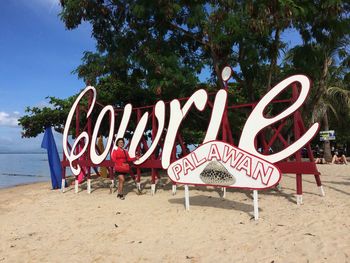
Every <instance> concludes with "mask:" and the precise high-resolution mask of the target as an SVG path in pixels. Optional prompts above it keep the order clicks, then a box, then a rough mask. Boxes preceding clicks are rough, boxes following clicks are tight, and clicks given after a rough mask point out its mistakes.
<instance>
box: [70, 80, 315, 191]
mask: <svg viewBox="0 0 350 263" xmlns="http://www.w3.org/2000/svg"><path fill="white" fill-rule="evenodd" d="M294 82H297V83H299V84H300V95H299V97H298V99H297V100H296V101H295V102H294V103H292V104H291V105H290V106H289V107H288V108H286V109H285V110H283V111H282V112H281V113H279V114H278V115H277V116H274V117H271V118H270V117H269V118H267V117H265V116H264V110H265V108H266V107H267V106H268V105H269V104H270V103H271V101H272V100H273V99H275V98H276V96H277V95H278V94H279V93H281V92H282V91H283V90H284V89H286V88H287V87H288V86H290V84H292V83H294ZM309 90H310V81H309V79H308V78H307V77H306V76H304V75H295V76H291V77H289V78H287V79H285V80H283V81H282V82H280V83H279V84H277V85H276V86H275V87H274V88H272V89H271V90H270V91H269V92H268V93H267V94H266V95H265V96H264V97H263V98H262V99H261V100H260V101H259V103H258V104H257V105H256V106H255V108H254V109H253V111H252V113H251V114H250V116H249V117H248V119H247V121H246V123H245V126H244V128H243V131H242V134H241V138H240V141H239V145H238V148H235V147H233V149H235V151H237V152H240V153H241V154H242V156H245V158H246V159H245V160H247V162H248V159H249V160H250V161H249V162H250V163H251V165H252V168H251V169H250V168H249V169H250V171H249V174H250V175H251V177H252V178H253V179H254V177H256V176H257V177H259V178H261V175H260V174H259V175H257V172H256V171H258V172H259V173H260V172H262V173H264V175H263V176H265V177H266V176H267V175H268V174H269V173H270V171H271V170H270V169H272V170H273V173H272V174H275V172H277V170H276V169H275V168H274V167H273V166H271V163H275V162H278V161H280V160H283V159H285V158H286V157H288V156H290V155H292V154H293V153H295V152H296V151H298V150H299V149H301V148H302V147H303V146H304V145H305V144H306V143H307V142H308V141H309V140H311V139H312V138H313V137H314V135H315V134H316V133H317V131H318V128H319V125H318V123H315V124H313V125H312V126H311V127H310V128H309V129H308V130H307V131H306V132H305V134H304V135H302V136H301V138H299V139H298V140H296V141H295V142H294V143H293V144H291V145H289V146H288V147H286V148H285V149H283V150H282V151H280V152H276V153H274V154H272V155H263V154H261V153H259V152H258V151H257V149H256V147H255V143H254V142H255V137H256V136H257V134H258V133H259V132H260V131H261V130H263V129H264V128H266V127H267V126H269V125H272V124H273V123H276V122H278V121H280V120H281V119H283V118H285V117H287V116H288V115H291V114H292V113H294V112H295V111H296V110H298V108H299V107H300V106H301V105H302V104H303V103H304V101H305V99H306V97H307V94H308V92H309ZM89 91H90V92H92V93H93V100H92V103H91V105H90V108H89V109H88V113H87V117H89V116H90V114H91V112H92V110H93V108H94V106H95V101H96V90H95V88H94V87H91V86H89V87H87V88H85V89H84V90H83V91H82V92H81V94H80V95H79V96H78V98H77V99H76V101H75V102H74V104H73V107H72V108H71V110H70V112H69V114H68V118H67V121H66V125H65V128H64V132H63V151H64V154H65V155H66V156H67V159H68V161H69V162H70V167H71V170H72V172H73V174H75V175H78V174H79V173H80V171H81V167H80V166H79V165H77V166H74V165H73V162H74V161H75V160H78V159H79V157H81V156H82V155H83V154H84V152H85V151H86V150H87V147H88V145H90V151H89V152H90V158H91V161H92V162H93V163H94V164H96V165H98V164H100V163H101V162H102V161H103V160H105V159H106V157H107V155H108V154H109V149H110V148H111V146H112V144H113V145H115V143H116V141H114V142H113V138H114V135H115V133H117V136H116V137H117V138H120V137H124V134H125V131H126V129H127V127H128V123H129V120H130V116H131V114H132V105H131V104H128V105H126V106H125V108H124V112H123V116H122V120H121V123H120V124H119V128H118V130H117V132H116V130H115V119H114V116H115V112H114V108H113V107H112V106H111V105H108V106H105V107H104V108H103V109H102V111H101V112H100V114H99V116H98V118H97V121H96V124H95V127H94V129H93V135H92V138H89V136H88V134H87V132H85V131H84V132H82V133H81V134H80V135H79V136H78V137H77V138H76V139H75V142H74V144H73V146H72V149H71V150H69V149H68V145H67V143H68V134H69V128H70V125H71V122H72V119H73V116H74V113H75V110H76V107H77V106H78V104H79V102H80V100H81V99H82V98H83V96H84V95H85V94H86V93H87V92H89ZM226 101H227V91H226V90H224V89H221V90H219V91H218V92H217V94H216V96H215V101H214V105H213V109H212V114H211V118H210V120H209V123H208V128H207V131H206V136H205V138H204V141H203V145H204V146H203V147H208V145H209V144H205V143H207V142H210V141H213V140H216V139H217V135H218V133H219V130H220V127H221V121H222V117H223V115H224V110H225V105H226ZM207 102H208V94H207V93H206V91H205V90H202V89H201V90H198V91H196V92H195V93H194V94H193V95H192V96H191V97H190V98H189V99H188V100H187V102H186V103H185V104H184V105H183V106H182V107H181V104H180V101H179V100H177V99H174V100H172V101H171V103H170V110H169V112H170V118H169V122H168V125H167V127H166V123H165V120H166V118H165V114H166V109H165V103H164V102H163V101H158V102H157V104H156V105H155V117H156V119H157V126H158V131H157V134H156V135H155V138H154V140H153V142H152V144H151V145H150V147H149V149H148V150H147V152H146V153H144V155H143V156H142V157H141V158H140V159H139V160H137V161H135V164H142V163H143V162H145V161H146V160H147V158H148V157H149V156H151V154H152V153H153V152H154V150H155V149H156V146H157V145H158V144H159V141H160V138H161V135H162V134H163V132H164V129H165V127H166V131H167V133H166V136H165V140H164V144H163V148H162V156H161V161H162V167H163V169H167V168H168V167H169V166H170V159H171V154H172V152H173V149H174V144H175V139H176V134H177V133H178V130H179V127H180V125H181V123H182V121H183V119H184V118H185V117H186V115H187V113H188V112H189V110H190V109H191V108H192V107H195V108H196V109H197V110H199V111H202V110H204V109H205V107H206V105H207ZM106 113H108V115H109V116H112V117H111V118H112V120H111V122H110V123H111V125H110V127H109V136H108V139H107V145H106V147H105V150H104V152H103V153H101V154H98V153H97V151H96V144H95V142H96V140H97V135H98V131H99V129H100V125H101V122H102V120H103V118H104V117H105V115H106ZM147 121H148V113H147V112H146V113H144V115H143V116H142V117H141V119H140V121H139V122H138V123H137V126H136V129H135V131H134V132H133V137H132V139H131V143H130V149H129V153H130V156H131V157H134V156H135V152H136V148H137V146H138V145H139V143H140V140H141V138H142V135H143V134H144V133H145V129H146V124H147ZM81 140H83V141H84V143H83V144H84V147H82V149H80V151H79V153H78V154H75V152H78V151H75V149H76V148H77V146H78V144H79V142H80V141H81ZM90 140H91V141H90ZM90 142H91V143H90ZM89 143H90V144H89ZM217 145H218V146H217V147H218V148H220V147H221V146H220V145H222V144H220V143H219V142H217ZM223 147H224V148H223V149H221V148H220V149H221V150H224V149H225V146H223ZM226 147H228V146H227V145H226ZM230 147H232V146H230ZM201 149H202V148H201ZM203 149H204V148H203ZM230 149H231V148H230ZM221 150H220V151H221ZM221 153H223V152H221ZM207 154H208V153H207ZM242 158H243V157H242ZM250 158H251V159H250ZM191 159H192V157H191ZM188 160H189V159H188ZM192 160H193V159H192ZM230 160H231V159H230ZM242 160H243V159H242ZM264 160H265V161H266V162H265V161H264ZM218 161H219V162H220V163H221V164H223V163H225V162H223V161H222V160H218ZM268 163H269V165H270V166H268ZM191 164H193V163H191ZM188 165H190V164H188ZM245 165H248V163H247V164H246V162H242V163H240V164H239V165H238V166H237V167H238V168H237V167H234V168H233V167H232V166H230V165H227V163H225V165H224V166H225V167H226V168H227V169H228V170H229V171H232V172H233V173H234V174H237V169H238V170H239V171H243V172H242V173H246V172H245V170H247V169H248V167H245ZM268 167H270V168H268ZM197 168H198V167H197ZM231 168H232V169H233V170H232V169H231ZM183 169H185V168H183ZM203 169H204V168H203ZM256 169H258V170H256ZM264 169H265V170H264ZM266 169H267V170H266ZM185 170H186V171H187V172H188V173H190V172H192V171H191V169H189V168H187V167H186V169H185ZM254 172H256V173H254ZM265 172H266V173H267V174H265ZM247 173H248V172H247ZM272 174H271V178H272V179H271V180H272V181H271V182H274V183H272V185H273V184H275V179H276V178H275V177H276V176H277V175H272ZM178 176H180V175H178ZM241 177H242V176H239V178H241ZM246 177H248V176H246ZM175 178H176V177H175ZM242 178H243V177H242ZM235 180H237V183H238V182H239V185H238V184H237V187H241V186H240V185H241V184H242V185H244V186H243V187H247V188H259V189H260V188H261V187H263V186H264V184H263V182H260V181H261V180H260V181H259V180H249V182H251V184H249V183H248V181H247V180H243V179H238V178H235ZM242 180H243V181H242ZM258 182H260V183H262V184H260V183H258ZM234 185H235V184H232V185H231V187H234ZM267 185H270V181H269V183H268V184H267ZM266 187H267V186H266ZM263 188H264V187H263Z"/></svg>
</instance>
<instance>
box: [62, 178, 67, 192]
mask: <svg viewBox="0 0 350 263" xmlns="http://www.w3.org/2000/svg"><path fill="white" fill-rule="evenodd" d="M65 191H66V180H65V179H62V182H61V192H62V193H64V192H65Z"/></svg>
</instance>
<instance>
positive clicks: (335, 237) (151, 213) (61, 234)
mask: <svg viewBox="0 0 350 263" xmlns="http://www.w3.org/2000/svg"><path fill="white" fill-rule="evenodd" d="M318 168H319V170H320V172H321V173H322V175H321V180H322V183H323V186H324V190H325V192H326V196H325V197H322V196H320V193H319V189H318V188H317V186H316V182H315V180H314V177H313V176H312V175H304V176H303V192H304V195H303V202H304V203H303V205H297V204H296V198H295V191H296V186H295V176H294V175H288V174H287V175H283V177H282V180H281V183H280V185H281V189H280V190H277V189H273V190H266V191H260V192H259V211H260V214H259V216H260V218H259V220H258V221H255V220H254V219H252V218H253V214H252V211H253V201H252V192H251V191H243V190H237V189H229V190H228V191H227V194H226V198H225V199H224V198H221V197H220V195H219V194H220V191H219V188H212V187H190V205H191V206H190V211H186V210H185V208H184V187H183V186H179V187H178V191H177V194H176V195H175V196H173V195H172V194H171V184H170V183H169V181H168V179H167V177H165V176H164V177H162V178H161V180H160V184H159V185H158V188H157V193H156V194H155V195H154V196H152V195H151V194H150V184H149V180H150V178H149V177H142V182H143V186H144V187H145V188H144V190H143V191H144V194H143V195H138V194H137V193H136V188H135V186H134V185H133V184H132V182H130V181H129V182H128V183H127V184H126V186H127V187H126V191H127V192H128V194H127V196H126V199H125V200H124V201H122V200H119V199H117V198H116V193H114V194H112V195H111V194H109V188H108V185H109V181H108V180H107V179H105V181H103V180H94V181H93V184H92V186H93V192H92V193H91V194H88V193H87V192H86V190H82V191H80V192H79V193H78V194H75V193H74V186H70V187H68V189H67V192H66V193H63V194H62V193H61V192H59V191H57V190H50V183H36V184H31V185H23V186H17V187H13V188H8V189H2V190H0V200H1V202H0V227H1V235H0V262H1V263H2V262H215V261H220V262H275V263H277V262H337V263H338V262H350V222H349V218H350V165H319V166H318ZM83 187H84V186H83Z"/></svg>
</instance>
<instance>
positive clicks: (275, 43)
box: [267, 28, 281, 91]
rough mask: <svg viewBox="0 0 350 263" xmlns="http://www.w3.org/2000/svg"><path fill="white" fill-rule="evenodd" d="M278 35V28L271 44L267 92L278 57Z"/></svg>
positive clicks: (279, 31) (279, 32)
mask: <svg viewBox="0 0 350 263" xmlns="http://www.w3.org/2000/svg"><path fill="white" fill-rule="evenodd" d="M280 34H281V30H280V29H279V28H277V29H276V32H275V39H274V41H273V44H272V48H271V64H270V68H269V73H268V76H267V91H269V90H270V89H271V81H272V75H273V74H274V71H275V68H276V65H277V57H278V45H279V41H280Z"/></svg>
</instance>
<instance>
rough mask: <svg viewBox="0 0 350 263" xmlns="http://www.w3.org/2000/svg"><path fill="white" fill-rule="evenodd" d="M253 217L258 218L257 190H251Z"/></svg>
mask: <svg viewBox="0 0 350 263" xmlns="http://www.w3.org/2000/svg"><path fill="white" fill-rule="evenodd" d="M253 199H254V200H253V204H254V219H255V220H258V219H259V203H258V190H253Z"/></svg>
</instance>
